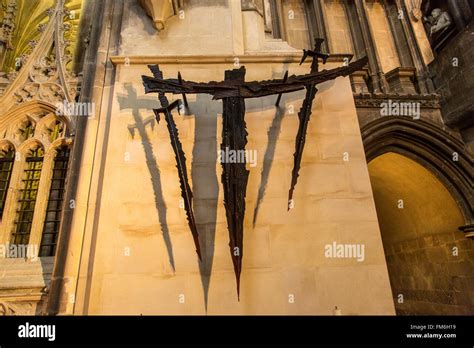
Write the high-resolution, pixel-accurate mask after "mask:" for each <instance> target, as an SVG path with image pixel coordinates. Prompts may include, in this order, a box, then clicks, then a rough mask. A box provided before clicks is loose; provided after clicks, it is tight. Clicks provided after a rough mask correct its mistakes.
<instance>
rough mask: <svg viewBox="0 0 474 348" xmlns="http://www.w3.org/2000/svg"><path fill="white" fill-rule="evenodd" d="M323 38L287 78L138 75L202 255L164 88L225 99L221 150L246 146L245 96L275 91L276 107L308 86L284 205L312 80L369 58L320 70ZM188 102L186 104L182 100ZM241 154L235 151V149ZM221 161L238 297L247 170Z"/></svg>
mask: <svg viewBox="0 0 474 348" xmlns="http://www.w3.org/2000/svg"><path fill="white" fill-rule="evenodd" d="M323 41H324V40H323V39H316V40H315V48H314V50H303V58H302V60H301V62H300V65H301V64H302V63H303V62H304V61H305V60H306V58H307V57H312V58H313V61H312V63H311V71H310V73H309V74H306V75H298V76H295V75H292V76H290V77H288V72H286V73H285V77H284V78H283V79H275V80H266V81H252V82H245V73H246V70H245V67H241V68H239V69H234V70H226V71H225V79H224V81H221V82H215V81H211V82H208V83H202V82H192V81H185V80H183V79H182V78H181V74H180V73H178V78H177V79H163V73H162V71H161V70H160V69H159V67H158V66H157V65H149V68H150V70H151V72H152V73H153V77H149V76H142V79H143V84H144V86H145V93H147V94H148V93H158V98H159V100H160V103H161V109H154V110H153V111H154V113H155V117H156V119H157V121H158V122H159V120H160V114H164V116H165V120H166V122H167V127H168V131H169V134H170V139H171V145H172V147H173V151H174V153H175V157H176V167H177V168H178V175H179V181H180V185H181V195H182V197H183V200H184V208H185V210H186V215H187V219H188V225H189V228H190V230H191V233H192V236H193V239H194V243H195V246H196V252H197V254H198V256H199V259H200V260H201V252H200V246H199V234H198V232H197V227H196V220H195V218H194V212H193V208H192V202H193V195H192V191H191V188H190V186H189V183H188V176H187V170H186V157H185V154H184V152H183V150H182V146H181V142H180V140H179V135H178V129H177V127H176V124H175V122H174V120H173V116H172V111H173V109H174V108H178V111H179V106H180V100H176V101H174V102H173V103H171V104H170V103H169V102H168V99H167V98H166V96H165V93H173V94H181V95H182V96H183V100H184V102H185V104H187V100H186V94H188V93H191V94H201V93H204V94H211V95H212V96H213V99H214V100H219V99H222V101H223V114H222V117H223V127H222V144H221V150H223V151H225V150H235V151H242V150H245V145H246V144H247V131H246V125H245V99H246V98H258V97H265V96H268V95H275V94H276V95H278V98H277V102H276V106H277V107H278V106H279V102H280V99H281V96H282V94H283V93H290V92H295V91H299V90H302V89H306V97H305V99H304V101H303V105H302V107H301V110H300V112H299V113H298V118H299V127H298V134H297V136H296V143H295V153H294V155H293V156H294V165H293V171H292V176H291V185H290V190H289V194H288V210H289V209H290V205H291V202H292V199H293V192H294V189H295V186H296V183H297V180H298V176H299V174H298V173H299V169H300V167H301V158H302V155H303V149H304V145H305V141H306V130H307V128H308V123H309V120H310V116H311V109H312V105H313V100H314V98H315V96H316V93H317V91H318V90H317V88H316V85H317V84H319V83H322V82H325V81H329V80H333V79H335V78H337V77H339V76H347V75H349V74H351V73H353V72H354V71H357V70H360V69H362V68H363V67H364V66H365V65H366V64H367V58H366V57H364V58H362V59H359V60H357V61H356V62H354V63H351V64H349V65H347V66H343V67H339V68H335V69H331V70H323V71H321V72H319V71H318V70H319V69H318V68H319V65H318V64H319V63H318V60H319V58H321V60H322V61H323V63H326V60H327V59H328V57H329V55H327V54H324V53H321V52H320V49H321V44H322V43H323ZM186 106H187V105H186ZM237 153H239V152H237ZM221 164H222V177H221V181H222V185H223V188H224V206H225V210H226V217H227V227H228V230H229V237H230V242H229V247H230V252H231V256H232V262H233V265H234V273H235V277H236V282H237V296H238V299H239V300H240V274H241V270H242V256H243V227H244V214H245V195H246V190H247V182H248V176H249V171H248V170H247V169H246V163H245V162H244V163H221Z"/></svg>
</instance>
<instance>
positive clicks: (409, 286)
mask: <svg viewBox="0 0 474 348" xmlns="http://www.w3.org/2000/svg"><path fill="white" fill-rule="evenodd" d="M369 173H370V179H371V183H372V189H373V193H374V199H375V204H376V209H377V215H378V219H379V224H380V229H381V234H382V240H383V245H384V250H385V256H386V259H387V267H388V272H389V277H390V283H391V287H392V293H393V298H394V302H395V308H396V311H397V314H401V315H432V314H438V315H439V314H473V313H474V305H473V303H474V292H473V288H472V284H474V271H473V270H474V253H473V251H474V248H473V243H472V241H471V240H469V239H468V238H466V236H465V235H464V233H462V232H460V231H459V230H458V228H459V226H461V225H463V223H464V218H463V214H462V211H461V210H460V208H459V206H458V204H457V202H456V200H455V199H453V197H452V195H451V194H450V191H448V189H447V188H446V187H445V186H444V185H443V183H442V182H441V181H440V180H439V179H438V177H437V176H435V175H434V174H433V173H432V172H431V171H430V170H428V169H426V168H425V167H424V166H422V165H420V164H419V163H417V162H416V161H414V160H412V159H410V158H408V157H406V156H403V155H401V154H398V153H395V152H385V153H383V154H381V155H379V156H377V157H375V158H373V159H372V160H371V161H370V163H369Z"/></svg>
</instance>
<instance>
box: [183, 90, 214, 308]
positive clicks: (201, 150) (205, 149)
mask: <svg viewBox="0 0 474 348" xmlns="http://www.w3.org/2000/svg"><path fill="white" fill-rule="evenodd" d="M188 104H189V110H187V112H188V113H189V114H192V115H193V116H194V119H195V126H194V147H193V162H192V164H191V179H192V188H193V196H194V213H195V216H196V221H197V224H198V231H199V243H200V245H201V254H202V261H201V262H200V263H199V272H200V276H201V283H202V288H203V293H204V306H205V310H206V312H207V304H208V294H209V284H210V280H211V273H212V265H213V260H214V249H215V236H216V221H217V204H218V196H219V182H218V179H217V173H216V161H217V122H218V117H217V115H218V114H220V113H222V102H221V101H213V100H212V96H210V95H205V94H198V95H196V100H195V101H192V100H188ZM202 221H207V223H205V224H204V223H202ZM200 222H201V223H200Z"/></svg>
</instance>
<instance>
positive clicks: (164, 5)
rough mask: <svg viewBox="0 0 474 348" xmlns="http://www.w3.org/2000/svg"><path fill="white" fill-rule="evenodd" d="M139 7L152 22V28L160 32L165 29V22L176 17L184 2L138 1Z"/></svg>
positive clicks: (182, 0)
mask: <svg viewBox="0 0 474 348" xmlns="http://www.w3.org/2000/svg"><path fill="white" fill-rule="evenodd" d="M139 2H140V5H141V6H142V7H143V8H144V9H145V11H146V13H147V15H148V16H150V17H151V18H152V20H153V27H155V29H156V30H158V31H161V30H164V29H165V22H166V21H167V20H168V19H169V18H171V17H173V16H175V15H177V14H178V13H179V9H180V8H181V7H183V2H184V0H140V1H139Z"/></svg>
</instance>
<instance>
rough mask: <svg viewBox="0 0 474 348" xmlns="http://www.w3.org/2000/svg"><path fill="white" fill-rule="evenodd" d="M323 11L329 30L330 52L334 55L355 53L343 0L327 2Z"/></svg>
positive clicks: (327, 0) (329, 0)
mask: <svg viewBox="0 0 474 348" xmlns="http://www.w3.org/2000/svg"><path fill="white" fill-rule="evenodd" d="M323 10H324V12H323V13H324V20H325V22H326V26H327V28H328V29H327V34H328V39H329V51H330V52H331V53H332V54H334V53H353V52H354V50H353V48H352V38H351V32H350V28H349V23H348V18H347V16H346V12H345V9H344V3H343V2H342V1H341V0H325V1H324V6H323Z"/></svg>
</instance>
